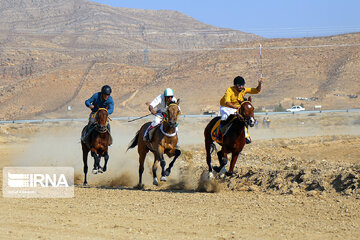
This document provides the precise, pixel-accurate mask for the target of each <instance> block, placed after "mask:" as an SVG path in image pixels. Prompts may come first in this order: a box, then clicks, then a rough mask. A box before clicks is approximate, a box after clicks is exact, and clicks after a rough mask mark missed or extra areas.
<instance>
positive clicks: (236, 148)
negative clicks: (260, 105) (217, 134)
mask: <svg viewBox="0 0 360 240" xmlns="http://www.w3.org/2000/svg"><path fill="white" fill-rule="evenodd" d="M229 118H232V120H230V119H229V122H230V121H231V123H229V124H231V126H230V127H229V129H228V131H227V133H226V134H225V135H224V136H223V139H222V142H218V143H219V144H220V145H221V146H222V148H221V150H220V151H219V152H217V156H218V159H219V163H220V166H219V167H216V166H215V167H213V168H212V167H211V152H212V151H213V150H214V149H216V146H215V144H214V143H213V141H214V140H213V139H212V137H211V130H212V129H213V127H214V125H215V124H216V123H217V121H219V120H220V117H215V118H213V119H212V120H211V121H210V122H209V123H208V125H207V126H206V128H205V131H204V136H205V149H206V162H207V164H208V166H209V177H212V176H213V174H212V170H213V169H214V170H215V171H216V172H222V173H223V172H225V171H226V169H225V166H226V164H227V162H228V158H227V155H228V153H231V155H232V156H231V162H230V167H229V171H227V172H226V175H228V176H229V175H232V174H233V170H234V166H235V163H236V161H237V158H238V156H239V154H240V152H241V151H242V150H243V148H244V146H245V129H244V128H245V126H250V127H253V126H254V124H255V118H254V107H253V105H252V104H251V97H249V100H248V101H243V102H241V105H240V108H239V109H238V111H237V112H236V114H235V115H230V116H229Z"/></svg>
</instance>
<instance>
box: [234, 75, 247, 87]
mask: <svg viewBox="0 0 360 240" xmlns="http://www.w3.org/2000/svg"><path fill="white" fill-rule="evenodd" d="M234 85H242V86H244V85H245V79H244V78H243V77H240V76H237V77H236V78H234Z"/></svg>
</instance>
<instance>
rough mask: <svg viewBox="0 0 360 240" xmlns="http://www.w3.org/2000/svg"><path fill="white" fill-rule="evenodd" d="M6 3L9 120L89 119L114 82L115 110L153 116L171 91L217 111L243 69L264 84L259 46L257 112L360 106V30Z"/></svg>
mask: <svg viewBox="0 0 360 240" xmlns="http://www.w3.org/2000/svg"><path fill="white" fill-rule="evenodd" d="M0 3H1V4H0V29H1V32H0V49H1V54H0V119H23V118H33V117H36V118H37V117H86V116H87V114H88V110H87V109H86V108H85V107H84V100H85V99H87V98H89V97H90V96H91V94H93V93H94V92H96V91H99V90H100V87H101V86H102V85H103V84H109V85H111V86H112V87H113V90H114V91H113V97H114V100H115V102H116V109H115V112H114V116H127V115H140V114H144V113H147V107H146V105H145V103H146V102H148V101H150V100H152V98H154V97H155V96H156V95H157V94H159V93H160V92H162V91H163V89H164V88H166V87H171V88H173V89H174V90H175V94H176V96H177V97H180V98H181V101H182V110H183V112H184V113H186V114H190V113H197V114H198V113H202V112H203V111H204V110H218V102H219V99H220V98H221V96H222V95H223V93H224V91H225V89H226V87H228V86H230V85H231V83H232V79H233V78H234V77H235V76H236V75H242V76H244V77H245V79H246V80H247V85H248V86H255V85H256V82H257V79H258V77H259V75H260V61H259V48H258V46H259V43H261V44H262V45H263V75H264V80H265V84H264V87H263V91H262V93H261V94H260V95H258V96H255V106H256V107H257V108H259V109H261V108H265V107H266V108H273V107H274V106H277V105H279V103H281V104H282V105H283V106H284V107H289V106H291V104H293V103H294V104H300V103H303V104H304V105H305V107H306V108H307V109H312V108H313V107H314V106H315V105H322V106H323V108H354V107H356V108H359V107H360V104H359V98H349V97H348V95H359V94H360V92H359V91H360V89H359V88H360V87H359V80H358V79H357V76H358V75H359V69H360V68H359V67H360V66H359V65H360V60H359V59H360V58H359V55H360V53H359V50H360V49H359V48H360V45H359V43H360V34H347V35H339V36H333V37H323V38H304V39H273V40H266V39H263V38H261V37H259V36H256V35H253V34H246V33H243V32H240V31H235V30H231V29H223V28H217V27H214V26H210V25H206V24H203V23H201V22H199V21H197V20H195V19H193V18H190V17H188V16H186V15H184V14H181V13H179V12H175V11H167V10H161V11H153V10H140V9H126V8H114V7H109V6H106V5H102V4H97V3H93V2H90V1H85V0H80V1H75V0H73V1H65V0H22V1H10V0H0ZM296 97H306V98H316V101H305V100H297V99H296ZM67 106H71V109H72V110H71V111H68V110H67ZM39 115H41V116H39Z"/></svg>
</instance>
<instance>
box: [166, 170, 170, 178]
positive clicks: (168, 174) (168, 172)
mask: <svg viewBox="0 0 360 240" xmlns="http://www.w3.org/2000/svg"><path fill="white" fill-rule="evenodd" d="M165 175H166V176H167V177H168V176H170V170H169V169H166V171H165Z"/></svg>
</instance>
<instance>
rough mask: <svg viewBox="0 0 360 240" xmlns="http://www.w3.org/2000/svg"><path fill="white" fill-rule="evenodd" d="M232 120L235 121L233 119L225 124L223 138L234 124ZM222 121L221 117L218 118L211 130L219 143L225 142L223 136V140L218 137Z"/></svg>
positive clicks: (212, 135) (213, 138) (212, 137)
mask: <svg viewBox="0 0 360 240" xmlns="http://www.w3.org/2000/svg"><path fill="white" fill-rule="evenodd" d="M232 121H234V119H231V121H230V122H228V123H227V124H226V125H225V126H223V130H222V132H223V138H224V136H225V134H226V133H227V132H228V131H229V129H230V127H231V125H232ZM220 122H221V119H219V120H217V121H216V123H215V124H214V126H213V127H212V129H211V132H210V134H211V139H212V140H213V141H215V142H217V143H223V138H222V139H221V140H219V139H217V136H218V135H219V132H220Z"/></svg>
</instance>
